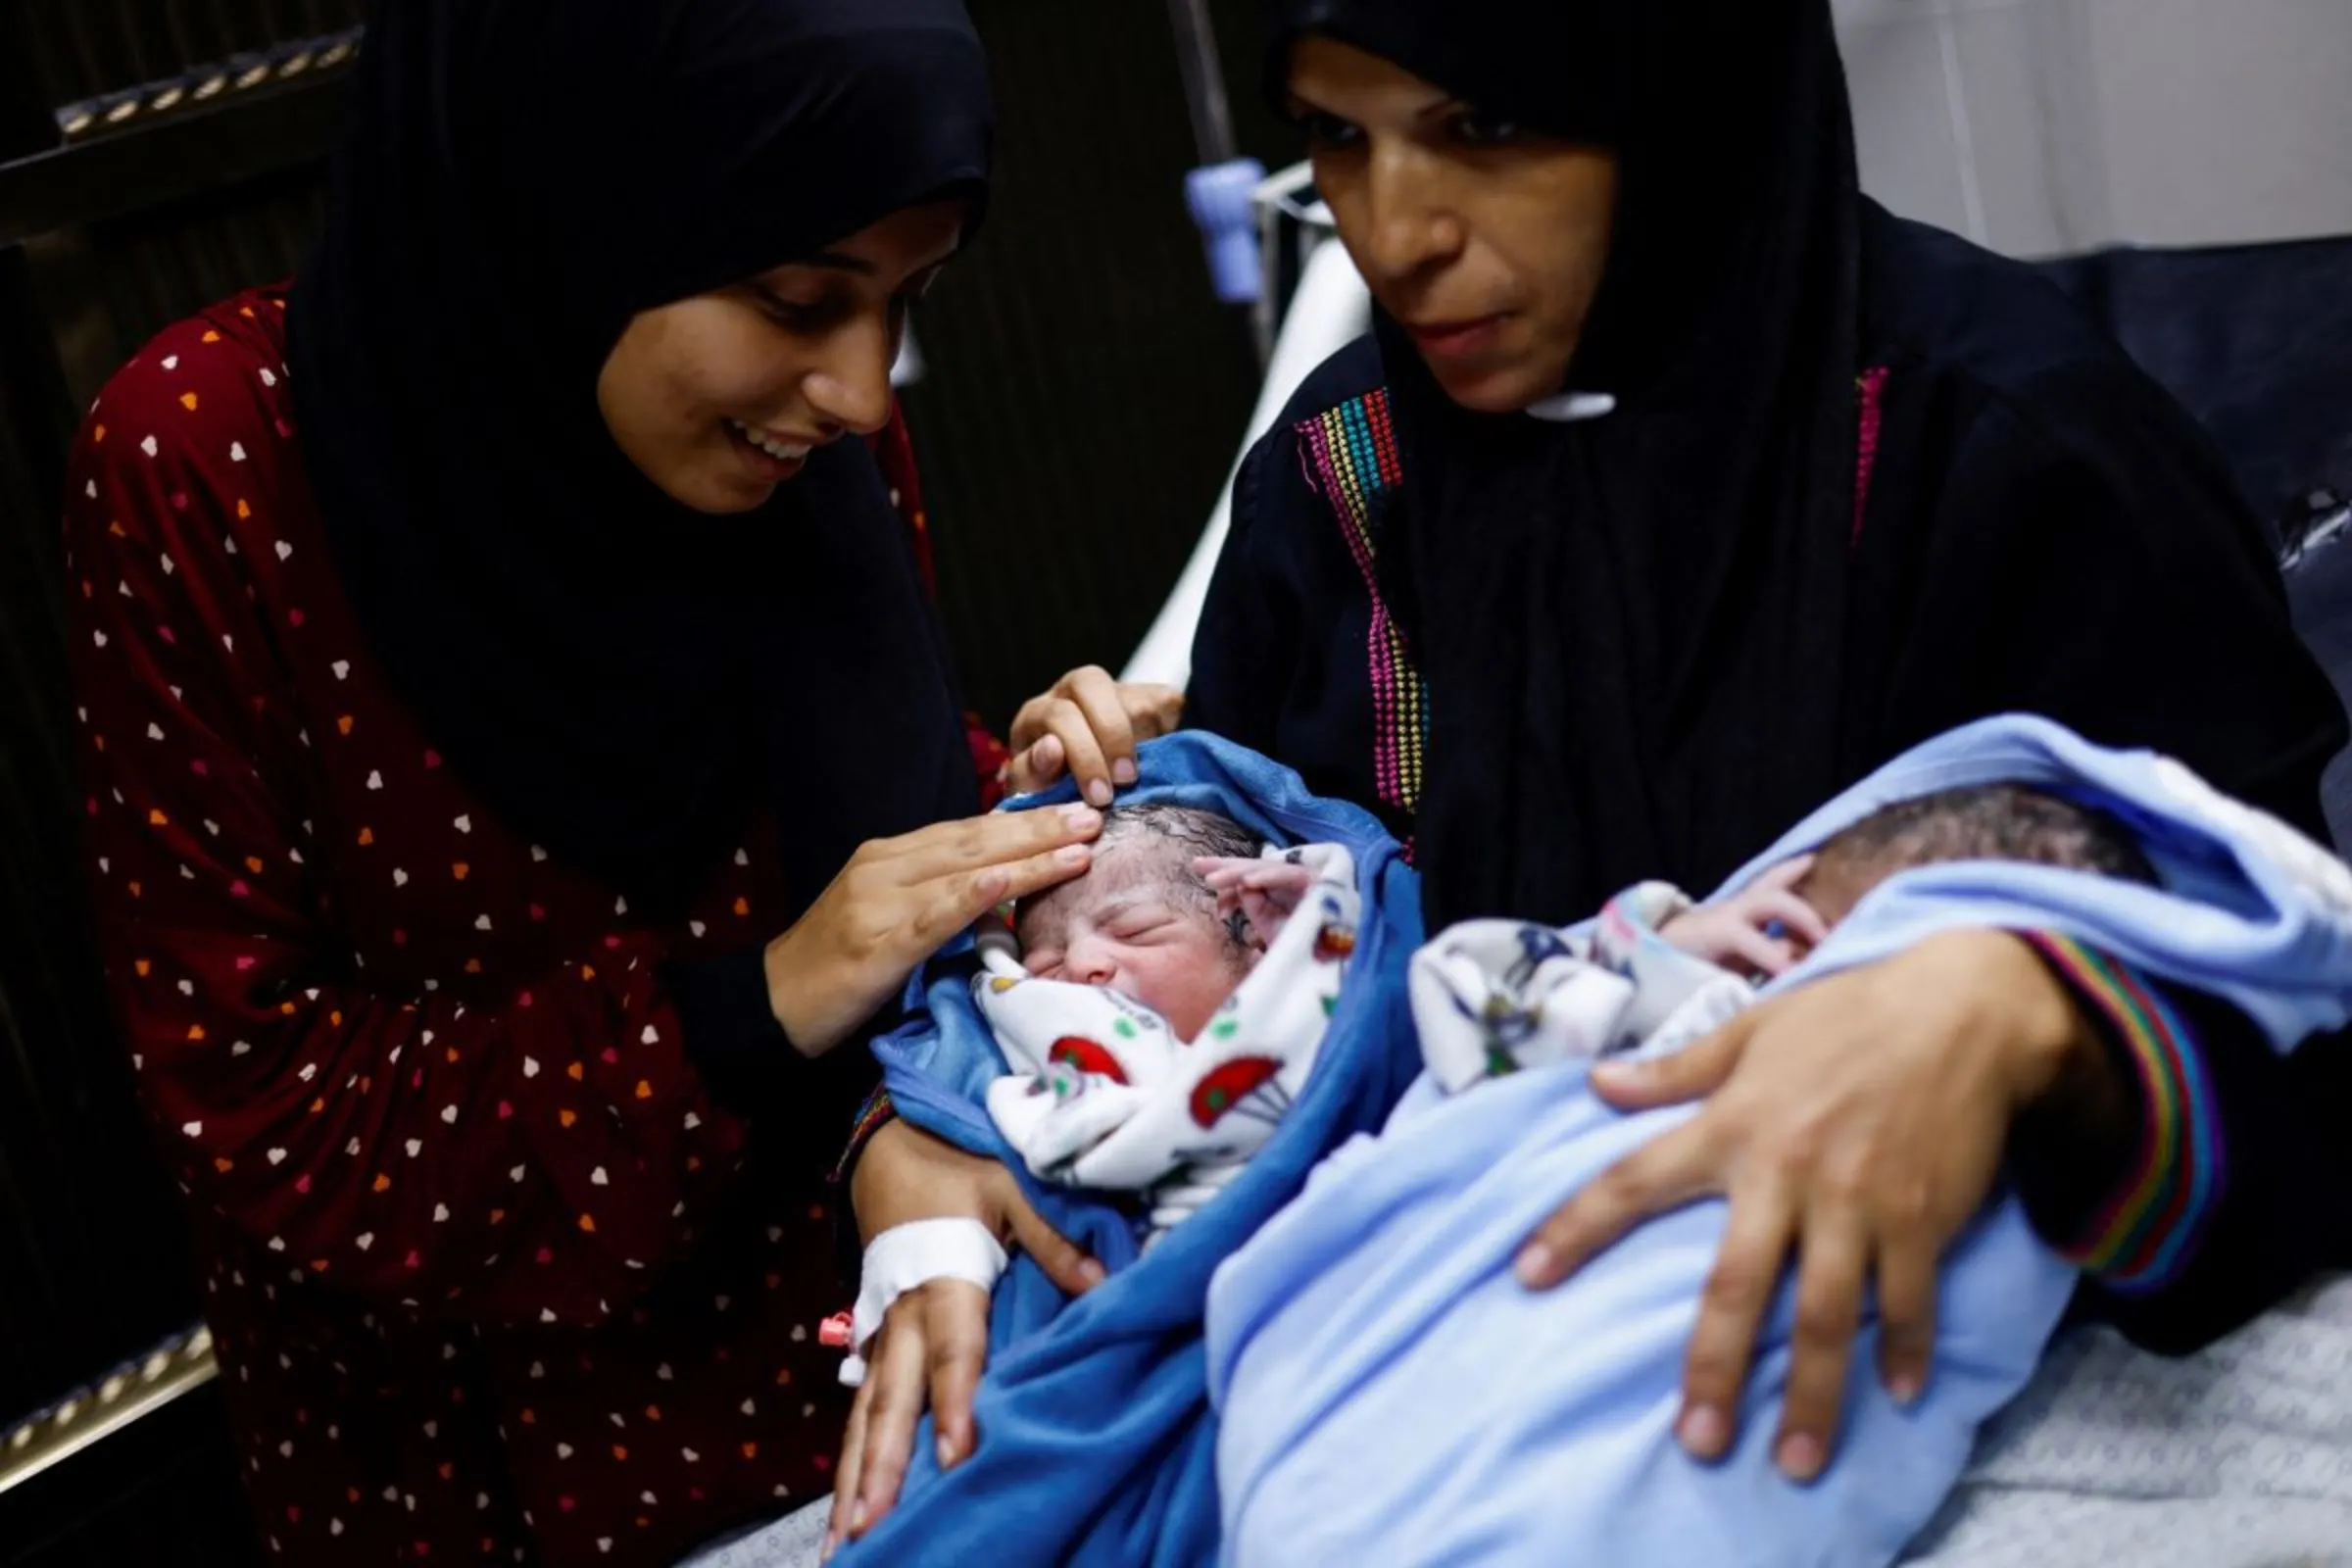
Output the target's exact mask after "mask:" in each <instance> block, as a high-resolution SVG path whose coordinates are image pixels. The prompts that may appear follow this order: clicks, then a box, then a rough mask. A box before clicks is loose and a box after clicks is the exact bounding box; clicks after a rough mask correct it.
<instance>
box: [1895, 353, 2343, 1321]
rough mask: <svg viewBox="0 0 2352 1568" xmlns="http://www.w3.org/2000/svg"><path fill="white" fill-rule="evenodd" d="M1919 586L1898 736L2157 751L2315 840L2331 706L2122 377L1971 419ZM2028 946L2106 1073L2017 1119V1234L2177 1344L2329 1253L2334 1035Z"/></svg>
mask: <svg viewBox="0 0 2352 1568" xmlns="http://www.w3.org/2000/svg"><path fill="white" fill-rule="evenodd" d="M1988 536H1989V542H1988ZM1926 569H1927V572H1928V576H1929V580H1930V581H1932V582H1934V583H1936V585H1937V586H1936V591H1934V592H1933V593H1931V594H1929V595H1927V596H1925V598H1924V600H1923V604H1922V615H1921V618H1920V621H1919V624H1918V628H1917V632H1918V634H1917V636H1916V638H1915V639H1914V640H1913V641H1912V642H1911V644H1910V653H1909V654H1908V656H1907V662H1906V666H1905V668H1904V669H1903V670H1902V672H1901V674H1900V676H1899V677H1898V679H1897V680H1896V682H1895V683H1894V687H1893V689H1894V690H1895V691H1896V692H1897V693H1899V694H1902V695H1901V696H1900V697H1899V699H1898V700H1899V701H1900V702H1902V703H1904V704H1906V705H1908V706H1909V707H1911V708H1912V709H1913V710H1914V711H1918V712H1919V713H1921V714H1922V715H1923V718H1924V719H1925V721H1927V722H1931V723H1934V724H1935V727H1937V728H1940V727H1944V725H1946V724H1948V723H1956V722H1959V721H1962V720H1964V719H1966V718H1971V717H1975V716H1978V715H1980V714H1983V713H1987V712H1995V711H2004V710H2010V711H2034V712H2039V713H2042V714H2045V715H2047V716H2049V717H2051V718H2054V719H2057V720H2058V721H2059V722H2061V723H2064V724H2067V725H2069V726H2070V727H2072V728H2074V729H2076V730H2077V731H2078V732H2080V733H2082V734H2083V735H2085V736H2086V737H2088V738H2089V739H2091V740H2094V741H2097V742H2100V743H2102V744H2107V745H2117V746H2132V747H2147V748H2151V749H2154V750H2157V751H2161V752H2165V753H2168V754H2170V755H2172V756H2175V757H2178V758H2180V760H2182V761H2184V762H2186V763H2187V764H2188V765H2189V766H2190V767H2192V768H2194V769H2196V770H2197V771H2198V772H2199V773H2200V774H2202V775H2203V776H2204V777H2206V778H2207V779H2208V780H2210V781H2211V782H2212V783H2214V784H2215V786H2216V787H2218V788H2220V789H2222V790H2223V791H2225V792H2226V793H2229V794H2231V795H2234V796H2237V797H2238V798H2240V799H2242V800H2245V801H2247V802H2249V803H2250V804H2253V805H2255V806H2258V807H2260V808H2262V809H2265V810H2268V811H2271V812H2273V813H2275V814H2277V815H2278V816H2280V817H2282V818H2284V819H2285V820H2287V821H2288V822H2291V823H2292V824H2294V825H2295V826H2296V827H2298V828H2300V829H2301V830H2303V831H2304V832H2306V833H2310V834H2312V835H2313V836H2315V837H2318V838H2320V839H2322V840H2323V841H2325V840H2326V838H2327V824H2326V821H2325V818H2324V816H2323V815H2322V812H2321V809H2320V791H2319V784H2320V774H2321V771H2322V769H2324V768H2325V767H2326V765H2327V761H2328V760H2329V759H2330V758H2331V757H2332V756H2334V754H2335V753H2336V752H2337V751H2338V750H2339V749H2340V748H2341V746H2342V744H2343V741H2344V735H2345V727H2344V717H2343V713H2342V711H2341V708H2340V707H2339V705H2338V703H2337V701H2336V698H2335V695H2334V693H2333V691H2332V690H2331V689H2330V687H2329V685H2328V683H2327V678H2326V676H2325V675H2324V674H2323V673H2322V672H2321V671H2320V669H2319V667H2318V664H2317V663H2316V662H2315V661H2314V660H2313V659H2312V657H2311V655H2310V654H2309V652H2308V651H2307V650H2306V649H2305V648H2304V647H2303V645H2302V643H2301V641H2300V640H2299V639H2298V638H2297V636H2296V635H2295V631H2294V628H2293V625H2292V623H2291V622H2290V620H2289V618H2288V615H2287V612H2286V604H2285V595H2284V591H2283V588H2282V586H2281V585H2280V582H2279V578H2278V567H2277V564H2276V556H2275V552H2274V551H2273V549H2272V547H2271V545H2270V543H2269V540H2268V539H2267V537H2266V535H2265V534H2264V532H2263V530H2262V528H2261V526H2260V525H2259V524H2258V523H2257V522H2256V520H2255V519H2254V517H2253V516H2252V515H2250V514H2249V513H2248V512H2247V510H2246V508H2245V506H2244V504H2243V502H2242V501H2241V500H2240V499H2239V498H2238V496H2237V494H2236V492H2235V490H2234V487H2233V483H2232V481H2231V479H2230V477H2229V472H2228V469H2227V467H2226V466H2225V465H2224V463H2223V461H2222V458H2221V456H2220V454H2219V453H2218V452H2217V451H2216V450H2215V449H2214V447H2213V445H2212V443H2211V442H2210V440H2208V439H2207V437H2206V436H2205V434H2204V433H2203V432H2202V431H2201V430H2199V429H2198V428H2197V427H2196V426H2195V425H2194V423H2193V422H2192V421H2191V420H2190V419H2189V417H2187V416H2186V415H2185V414H2184V413H2182V412H2181V411H2180V408H2179V407H2178V406H2177V405H2176V404H2174V403H2173V402H2172V401H2171V399H2169V398H2168V397H2166V396H2165V395H2164V393H2163V392H2162V391H2161V390H2160V389H2158V388H2156V387H2155V386H2154V385H2153V384H2152V383H2150V382H2148V381H2147V380H2146V379H2145V378H2144V377H2142V376H2140V375H2139V374H2138V373H2137V372H2136V371H2133V370H2131V368H2129V367H2125V366H2121V365H2119V364H2114V363H2109V362H2091V363H2084V364H2069V365H2065V366H2061V367H2058V368H2054V369H2052V370H2050V371H2048V372H2046V373H2045V374H2044V375H2042V376H2040V377H2038V378H2036V379H2035V380H2034V381H2033V382H2031V383H2029V384H2027V385H2026V386H2024V387H2021V388H2019V389H2017V390H2016V391H2015V392H2014V393H2012V394H2011V395H2010V396H2008V397H2007V398H2005V399H2003V400H2002V401H2001V402H1999V403H1998V404H1996V405H1995V406H1994V407H1992V408H1990V409H1988V410H1987V411H1986V412H1985V415H1984V416H1983V417H1981V418H1980V419H1979V420H1978V421H1977V424H1976V427H1975V428H1974V429H1973V430H1972V432H1971V434H1970V437H1969V439H1968V441H1967V442H1966V443H1965V444H1964V446H1963V448H1962V450H1961V452H1960V453H1959V455H1958V459H1957V461H1956V462H1955V465H1954V467H1953V472H1952V477H1951V479H1950V482H1949V483H1948V485H1947V486H1946V488H1945V490H1944V493H1943V495H1942V497H1941V499H1940V502H1939V510H1938V516H1937V519H1936V531H1935V534H1934V547H1933V550H1932V552H1931V555H1930V557H1929V559H1928V562H1927V565H1926ZM2044 952H2045V957H2047V958H2049V959H2050V960H2051V967H2052V970H2053V973H2054V974H2055V975H2056V976H2057V977H2058V978H2060V979H2062V980H2064V981H2066V982H2067V983H2068V985H2069V988H2070V994H2071V995H2072V996H2073V997H2074V998H2075V999H2076V1001H2077V1002H2078V1004H2079V1005H2080V1006H2081V1007H2082V1012H2083V1014H2084V1016H2085V1018H2086V1019H2087V1020H2089V1021H2090V1022H2092V1023H2093V1024H2094V1025H2095V1026H2096V1029H2097V1032H2098V1034H2099V1036H2100V1038H2101V1039H2102V1041H2103V1042H2104V1044H2105V1045H2106V1047H2107V1049H2106V1050H2105V1051H2104V1052H2103V1053H2101V1057H2102V1058H2103V1059H2104V1061H2105V1063H2107V1064H2108V1070H2107V1074H2106V1081H2105V1082H2104V1083H2101V1082H2100V1081H2099V1079H2098V1078H2096V1077H2084V1076H2082V1075H2077V1076H2074V1077H2071V1078H2070V1079H2068V1080H2066V1081H2065V1082H2064V1083H2062V1084H2061V1085H2060V1086H2059V1087H2058V1089H2057V1090H2055V1091H2054V1093H2053V1095H2052V1097H2051V1098H2050V1099H2049V1101H2048V1102H2047V1103H2042V1104H2040V1105H2037V1106H2036V1107H2035V1109H2034V1112H2033V1114H2031V1115H2030V1116H2028V1117H2027V1118H2026V1119H2024V1120H2023V1121H2021V1123H2020V1125H2019V1127H2018V1128H2017V1129H2016V1133H2015V1139H2014V1143H2015V1149H2016V1153H2017V1156H2018V1157H2017V1158H2016V1160H2015V1162H2014V1170H2015V1173H2016V1176H2017V1179H2018V1181H2019V1185H2020V1190H2021V1193H2022V1195H2023V1196H2024V1198H2025V1199H2026V1201H2027V1203H2028V1207H2029V1210H2030V1211H2031V1212H2033V1213H2034V1216H2035V1219H2036V1221H2037V1224H2038V1225H2039V1226H2040V1228H2041V1229H2042V1232H2043V1234H2044V1236H2045V1237H2047V1238H2048V1239H2049V1240H2051V1241H2052V1242H2053V1243H2054V1244H2056V1245H2059V1246H2060V1247H2062V1248H2064V1249H2066V1250H2068V1251H2069V1252H2070V1254H2072V1255H2075V1256H2077V1257H2078V1258H2080V1259H2081V1260H2082V1263H2083V1264H2084V1266H2085V1269H2086V1275H2087V1280H2088V1288H2089V1290H2090V1292H2091V1300H2092V1302H2093V1304H2094V1305H2095V1306H2096V1307H2097V1308H2098V1309H2099V1310H2100V1311H2101V1312H2102V1313H2103V1314H2105V1315H2107V1316H2109V1317H2110V1318H2111V1320H2112V1321H2114V1322H2115V1323H2116V1324H2117V1325H2118V1326H2119V1327H2122V1328H2124V1329H2125V1330H2126V1331H2127V1332H2128V1333H2130V1334H2131V1335H2132V1336H2133V1338H2134V1339H2136V1340H2138V1341H2139V1342H2140V1343H2142V1344H2145V1345H2147V1346H2149V1347H2150V1348H2159V1349H2167V1350H2174V1351H2184V1350H2189V1349H2194V1348H2198V1347H2199V1346H2201V1345H2203V1344H2205V1343H2207V1342H2209V1341H2210V1340H2212V1339H2213V1338H2215V1337H2216V1336H2218V1335H2220V1334H2224V1333H2227V1332H2229V1330H2230V1329H2232V1328H2235V1327H2236V1326H2237V1325H2238V1324H2240V1323H2242V1322H2244V1321H2245V1320H2246V1319H2247V1318H2248V1317H2250V1316H2252V1315H2253V1314H2255V1313H2256V1312H2259V1311H2261V1310H2263V1309H2265V1308H2266V1307H2268V1306H2270V1305H2271V1304H2273V1303H2274V1302H2275V1301H2276V1300H2278V1298H2279V1297H2280V1296H2282V1295H2283V1294H2285V1292H2287V1291H2289V1290H2291V1289H2293V1288H2294V1287H2295V1286H2296V1285H2297V1284H2299V1283H2300V1282H2301V1281H2303V1280H2304V1279H2307V1278H2308V1277H2309V1275H2310V1274H2311V1272H2312V1271H2313V1270H2314V1269H2315V1268H2317V1267H2320V1266H2323V1265H2324V1264H2325V1263H2326V1262H2327V1261H2328V1260H2330V1259H2332V1258H2335V1257H2340V1256H2342V1255H2343V1250H2344V1249H2345V1247H2346V1246H2347V1245H2348V1239H2352V1229H2347V1228H2346V1226H2345V1222H2344V1219H2343V1212H2344V1207H2345V1205H2344V1204H2343V1203H2342V1202H2338V1201H2334V1200H2333V1199H2332V1198H2329V1197H2320V1196H2318V1195H2321V1194H2328V1195H2333V1194H2340V1193H2344V1192H2346V1191H2347V1189H2348V1188H2352V1168H2347V1160H2346V1156H2345V1154H2344V1153H2343V1152H2342V1146H2341V1141H2340V1140H2338V1139H2335V1138H2333V1137H2332V1136H2330V1135H2328V1134H2327V1132H2326V1127H2327V1121H2328V1119H2329V1118H2330V1117H2333V1116H2337V1115H2340V1113H2341V1110H2342V1108H2343V1103H2342V1102H2341V1100H2340V1099H2337V1100H2334V1101H2333V1102H2330V1101H2329V1099H2328V1097H2327V1095H2326V1093H2325V1090H2326V1088H2327V1084H2328V1082H2329V1081H2330V1080H2329V1077H2328V1075H2327V1072H2326V1071H2325V1070H2324V1068H2316V1067H2315V1066H2314V1065H2313V1064H2314V1063H2315V1062H2319V1061H2320V1060H2321V1059H2322V1058H2327V1057H2332V1056H2339V1055H2340V1054H2342V1053H2344V1052H2345V1050H2346V1049H2347V1047H2346V1044H2345V1042H2344V1041H2343V1040H2342V1039H2341V1038H2340V1037H2326V1038H2319V1039H2314V1040H2311V1041H2307V1042H2305V1043H2304V1044H2303V1045H2302V1046H2301V1047H2300V1048H2299V1051H2298V1053H2297V1055H2298V1056H2299V1057H2301V1058H2303V1059H2302V1061H2300V1062H2297V1061H2294V1060H2292V1059H2288V1058H2281V1057H2280V1056H2279V1054H2278V1053H2277V1052H2276V1051H2275V1050H2273V1049H2272V1048H2271V1045H2270V1043H2269V1042H2268V1041H2267V1040H2265V1039H2264V1038H2262V1036H2261V1035H2260V1033H2259V1032H2258V1031H2257V1030H2255V1029H2254V1027H2253V1026H2252V1024H2251V1023H2250V1022H2249V1021H2248V1020H2246V1019H2245V1018H2244V1017H2242V1016H2241V1015H2239V1014H2238V1013H2236V1012H2235V1011H2234V1010H2233V1009H2231V1008H2229V1007H2228V1006H2226V1005H2221V1004H2219V1003H2215V1002H2212V1001H2211V1000H2209V999H2206V998H2202V997H2198V996H2196V995H2195V994H2193V993H2190V992H2186V991H2184V990H2182V989H2181V988H2178V987H2164V986H2158V985H2154V984H2151V983H2149V982H2147V981H2146V980H2145V979H2144V978H2143V977H2139V976H2136V975H2132V974H2131V973H2130V972H2129V971H2125V970H2121V969H2119V968H2117V967H2116V966H2114V965H2111V964H2107V963H2106V962H2105V960H2104V959H2103V958H2101V957H2100V956H2098V955H2095V954H2082V953H2080V952H2079V951H2077V952H2072V953H2070V952H2069V951H2068V950H2067V949H2065V948H2064V947H2063V946H2052V945H2045V949H2044ZM2314 1088H2317V1089H2319V1090H2321V1091H2322V1093H2319V1094H2314V1093H2313V1090H2314ZM2119 1095H2120V1098H2121V1103H2122V1105H2123V1107H2124V1114H2125V1116H2126V1119H2127V1121H2128V1123H2129V1126H2130V1128H2131V1136H2130V1137H2128V1138H2125V1139H2123V1140H2121V1141H2120V1142H2119V1141H2118V1140H2117V1139H2116V1138H2115V1136H2114V1126H2113V1122H2112V1120H2111V1119H2110V1118H2112V1116H2113V1114H2114V1105H2115V1103H2116V1100H2117V1097H2118V1096H2119ZM2102 1106H2105V1107H2106V1109H2105V1112H2104V1114H2102ZM2298 1193H2301V1194H2303V1195H2305V1196H2300V1197H2298V1196H2296V1195H2297V1194H2298ZM2290 1213H2292V1214H2294V1215H2295V1216H2296V1217H2295V1220H2294V1222H2293V1223H2289V1222H2288V1219H2287V1216H2288V1215H2289V1214H2290Z"/></svg>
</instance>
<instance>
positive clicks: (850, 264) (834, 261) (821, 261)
mask: <svg viewBox="0 0 2352 1568" xmlns="http://www.w3.org/2000/svg"><path fill="white" fill-rule="evenodd" d="M795 265H797V266H801V267H821V268H824V269H825V270H828V271H834V272H855V273H856V274H858V276H859V277H871V276H873V275H874V272H875V270H876V269H875V267H874V264H873V263H871V262H869V261H867V260H866V259H865V258H864V257H862V256H850V255H847V254H845V253H843V252H841V251H818V252H817V253H816V254H815V255H814V256H805V257H803V258H802V259H801V260H800V261H799V262H798V263H796V264H795Z"/></svg>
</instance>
